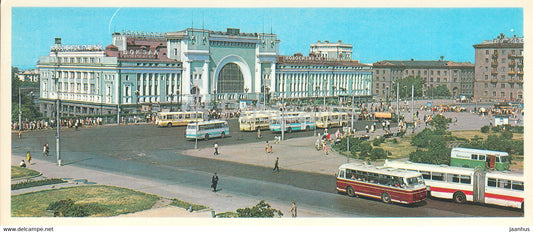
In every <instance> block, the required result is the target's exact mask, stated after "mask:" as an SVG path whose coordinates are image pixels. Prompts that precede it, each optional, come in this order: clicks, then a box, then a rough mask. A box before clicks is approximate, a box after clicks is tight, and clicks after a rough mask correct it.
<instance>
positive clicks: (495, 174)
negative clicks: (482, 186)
mask: <svg viewBox="0 0 533 232" xmlns="http://www.w3.org/2000/svg"><path fill="white" fill-rule="evenodd" d="M487 177H489V178H502V179H508V180H519V181H524V174H523V173H519V172H509V171H503V172H501V171H491V172H487Z"/></svg>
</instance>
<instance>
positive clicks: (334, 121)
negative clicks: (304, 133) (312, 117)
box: [316, 112, 348, 128]
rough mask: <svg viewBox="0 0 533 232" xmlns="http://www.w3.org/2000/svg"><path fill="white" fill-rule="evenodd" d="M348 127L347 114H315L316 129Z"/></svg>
mask: <svg viewBox="0 0 533 232" xmlns="http://www.w3.org/2000/svg"><path fill="white" fill-rule="evenodd" d="M347 125H348V114H347V113H341V112H320V113H316V127H318V128H331V127H345V126H347Z"/></svg>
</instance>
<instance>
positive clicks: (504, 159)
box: [500, 156, 508, 163]
mask: <svg viewBox="0 0 533 232" xmlns="http://www.w3.org/2000/svg"><path fill="white" fill-rule="evenodd" d="M500 162H502V163H507V162H508V161H507V157H506V156H501V157H500Z"/></svg>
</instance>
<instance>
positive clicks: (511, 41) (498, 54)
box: [473, 33, 524, 102]
mask: <svg viewBox="0 0 533 232" xmlns="http://www.w3.org/2000/svg"><path fill="white" fill-rule="evenodd" d="M473 46H474V48H475V53H476V66H475V73H476V75H475V81H474V97H475V99H476V100H478V101H494V102H499V101H518V102H523V101H524V98H523V94H524V87H523V83H524V79H523V78H524V38H523V37H517V36H516V35H515V36H513V37H506V36H505V35H504V34H503V33H502V34H500V35H499V36H498V37H496V38H495V39H493V40H485V41H483V43H480V44H475V45H473Z"/></svg>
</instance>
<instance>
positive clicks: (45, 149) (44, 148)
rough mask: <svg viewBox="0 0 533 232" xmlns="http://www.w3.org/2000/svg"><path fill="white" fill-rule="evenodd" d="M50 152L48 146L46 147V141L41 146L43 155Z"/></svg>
mask: <svg viewBox="0 0 533 232" xmlns="http://www.w3.org/2000/svg"><path fill="white" fill-rule="evenodd" d="M49 152H50V148H49V147H48V143H47V144H45V145H44V146H43V156H48V154H49Z"/></svg>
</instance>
